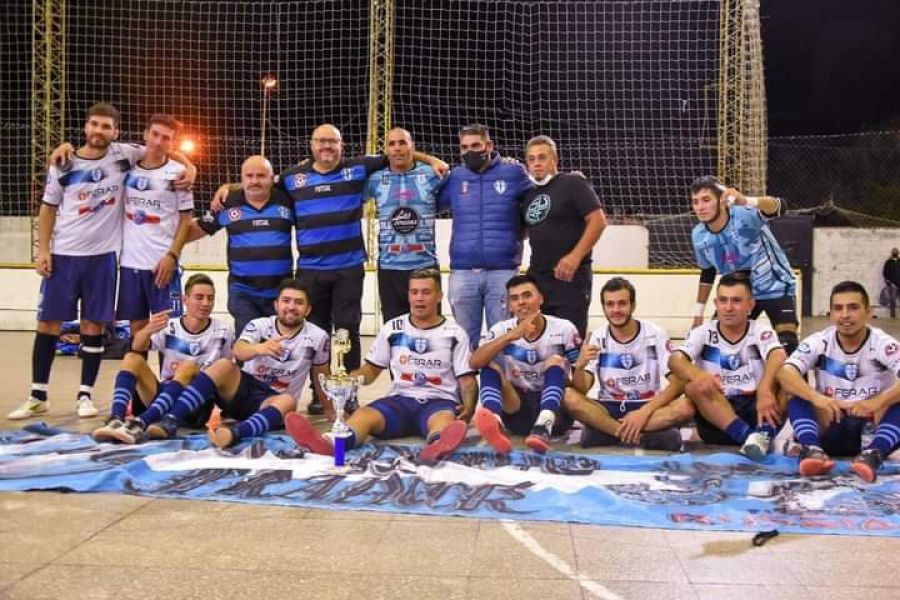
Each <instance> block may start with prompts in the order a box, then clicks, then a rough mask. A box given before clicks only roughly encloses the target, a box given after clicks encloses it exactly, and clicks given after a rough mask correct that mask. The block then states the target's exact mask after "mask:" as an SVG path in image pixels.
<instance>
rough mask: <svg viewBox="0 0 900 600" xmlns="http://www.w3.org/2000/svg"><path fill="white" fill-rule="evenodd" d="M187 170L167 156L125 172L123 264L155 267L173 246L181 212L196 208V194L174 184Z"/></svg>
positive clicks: (129, 266)
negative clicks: (154, 165) (147, 166)
mask: <svg viewBox="0 0 900 600" xmlns="http://www.w3.org/2000/svg"><path fill="white" fill-rule="evenodd" d="M184 170H185V167H184V165H182V164H181V163H177V162H175V161H172V160H167V161H166V162H165V163H164V164H163V165H161V166H160V167H157V168H155V169H145V168H144V167H142V166H141V165H139V164H138V165H136V166H135V167H134V168H133V169H132V170H131V171H130V172H129V173H128V174H127V175H126V176H125V229H124V232H123V233H124V235H123V239H122V257H121V260H120V263H121V265H122V266H123V267H127V268H129V269H143V270H152V269H154V268H156V265H157V264H158V263H159V261H160V259H161V258H162V257H163V256H165V254H166V252H167V251H168V250H169V248H170V247H171V245H172V240H173V239H174V238H175V232H176V231H177V230H178V222H179V220H180V214H179V213H180V212H181V211H189V210H193V208H194V195H193V194H192V193H191V192H188V191H180V190H176V189H175V187H174V182H175V181H176V180H177V179H179V178H180V177H181V175H182V174H183V173H184Z"/></svg>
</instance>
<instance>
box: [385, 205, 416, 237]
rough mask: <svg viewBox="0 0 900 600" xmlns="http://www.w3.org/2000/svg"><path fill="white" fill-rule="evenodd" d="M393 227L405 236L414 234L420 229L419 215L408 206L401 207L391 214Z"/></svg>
mask: <svg viewBox="0 0 900 600" xmlns="http://www.w3.org/2000/svg"><path fill="white" fill-rule="evenodd" d="M391 227H393V229H394V231H396V232H397V233H400V234H403V235H406V234H408V233H412V232H413V231H415V230H416V229H418V228H419V213H417V212H416V211H415V210H413V209H412V208H410V207H408V206H401V207H400V208H398V209H396V210H394V212H393V213H391Z"/></svg>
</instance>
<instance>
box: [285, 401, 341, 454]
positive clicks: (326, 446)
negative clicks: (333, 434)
mask: <svg viewBox="0 0 900 600" xmlns="http://www.w3.org/2000/svg"><path fill="white" fill-rule="evenodd" d="M284 428H285V430H286V431H287V432H288V435H289V436H291V437H292V438H293V439H294V442H296V444H297V445H298V446H302V447H304V448H306V449H307V450H309V451H310V452H312V453H313V454H324V455H326V456H334V446H332V445H331V441H330V440H329V439H328V438H327V437H325V436H324V435H322V432H321V431H319V430H318V429H316V428H315V427H313V424H312V423H310V422H309V420H308V419H307V418H306V417H304V416H303V415H301V414H300V413H298V412H292V413H288V414H287V416H286V417H285V418H284Z"/></svg>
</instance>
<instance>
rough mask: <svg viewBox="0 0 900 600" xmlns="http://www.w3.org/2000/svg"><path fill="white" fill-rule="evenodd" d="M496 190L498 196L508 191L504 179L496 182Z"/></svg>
mask: <svg viewBox="0 0 900 600" xmlns="http://www.w3.org/2000/svg"><path fill="white" fill-rule="evenodd" d="M494 190H495V191H496V192H497V193H498V194H503V192H505V191H506V182H505V181H503V180H502V179H498V180H497V181H495V182H494Z"/></svg>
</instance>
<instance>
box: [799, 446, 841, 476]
mask: <svg viewBox="0 0 900 600" xmlns="http://www.w3.org/2000/svg"><path fill="white" fill-rule="evenodd" d="M833 466H834V461H833V460H831V459H830V458H828V455H827V454H825V451H824V450H822V449H821V448H819V447H818V446H801V447H800V474H801V475H803V476H804V477H815V476H817V475H825V474H827V473H828V472H829V471H831V468H832V467H833Z"/></svg>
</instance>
